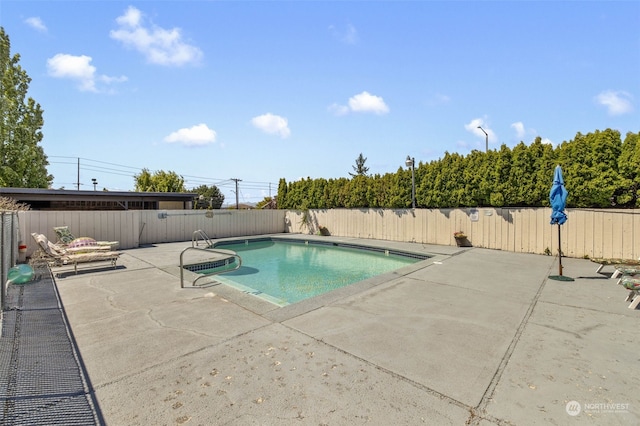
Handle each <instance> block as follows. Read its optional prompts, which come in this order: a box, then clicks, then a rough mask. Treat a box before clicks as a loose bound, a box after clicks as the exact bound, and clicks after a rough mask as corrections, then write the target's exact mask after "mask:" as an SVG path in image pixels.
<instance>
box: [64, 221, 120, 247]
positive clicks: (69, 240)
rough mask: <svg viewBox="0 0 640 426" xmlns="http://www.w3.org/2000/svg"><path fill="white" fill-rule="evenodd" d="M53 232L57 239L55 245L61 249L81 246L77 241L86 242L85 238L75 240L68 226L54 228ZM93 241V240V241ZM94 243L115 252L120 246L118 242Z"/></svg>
mask: <svg viewBox="0 0 640 426" xmlns="http://www.w3.org/2000/svg"><path fill="white" fill-rule="evenodd" d="M53 231H54V232H55V233H56V236H57V237H58V241H57V242H56V244H58V245H61V246H63V247H65V246H69V245H73V244H74V243H78V244H77V245H81V244H82V243H81V241H79V240H87V239H89V238H87V237H80V238H77V237H76V236H75V235H73V234H72V233H71V231H70V230H69V227H68V226H54V227H53ZM93 241H95V240H93ZM95 243H96V244H97V245H99V246H108V247H109V249H111V250H116V249H117V248H118V246H120V242H119V241H95Z"/></svg>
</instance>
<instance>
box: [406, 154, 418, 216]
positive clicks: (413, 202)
mask: <svg viewBox="0 0 640 426" xmlns="http://www.w3.org/2000/svg"><path fill="white" fill-rule="evenodd" d="M404 164H406V165H407V167H411V208H414V209H415V208H416V174H415V166H416V159H415V158H411V157H409V156H408V155H407V159H406V160H405V162H404Z"/></svg>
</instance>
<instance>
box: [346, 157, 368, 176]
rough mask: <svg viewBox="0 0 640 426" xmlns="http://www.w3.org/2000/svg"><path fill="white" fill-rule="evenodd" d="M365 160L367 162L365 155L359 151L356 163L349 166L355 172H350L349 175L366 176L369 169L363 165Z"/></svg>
mask: <svg viewBox="0 0 640 426" xmlns="http://www.w3.org/2000/svg"><path fill="white" fill-rule="evenodd" d="M366 162H367V159H366V157H364V156H363V155H362V153H360V155H358V158H356V165H355V166H351V167H352V168H353V171H354V172H355V173H351V172H350V173H349V174H350V175H351V177H356V176H367V172H368V171H369V168H368V167H367V166H365V165H364V163H366Z"/></svg>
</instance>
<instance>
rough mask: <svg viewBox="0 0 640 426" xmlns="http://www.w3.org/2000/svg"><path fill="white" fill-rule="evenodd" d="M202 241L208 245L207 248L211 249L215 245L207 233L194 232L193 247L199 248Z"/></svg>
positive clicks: (201, 231)
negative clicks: (199, 242)
mask: <svg viewBox="0 0 640 426" xmlns="http://www.w3.org/2000/svg"><path fill="white" fill-rule="evenodd" d="M198 237H200V238H198ZM200 239H202V240H203V241H204V242H205V243H206V244H207V247H211V246H212V245H213V241H211V238H209V236H208V235H207V233H206V232H204V231H203V230H202V229H198V230H197V231H193V234H192V235H191V247H197V246H198V245H199V244H198V241H200Z"/></svg>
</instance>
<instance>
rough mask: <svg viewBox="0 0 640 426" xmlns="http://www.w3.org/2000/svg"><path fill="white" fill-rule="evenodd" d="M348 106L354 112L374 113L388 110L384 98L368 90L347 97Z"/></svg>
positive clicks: (384, 112)
mask: <svg viewBox="0 0 640 426" xmlns="http://www.w3.org/2000/svg"><path fill="white" fill-rule="evenodd" d="M349 108H351V111H354V112H373V113H375V114H386V113H388V112H389V107H388V106H387V104H385V103H384V99H382V98H381V97H379V96H374V95H372V94H370V93H369V92H362V93H360V94H358V95H355V96H353V97H351V98H350V99H349Z"/></svg>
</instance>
